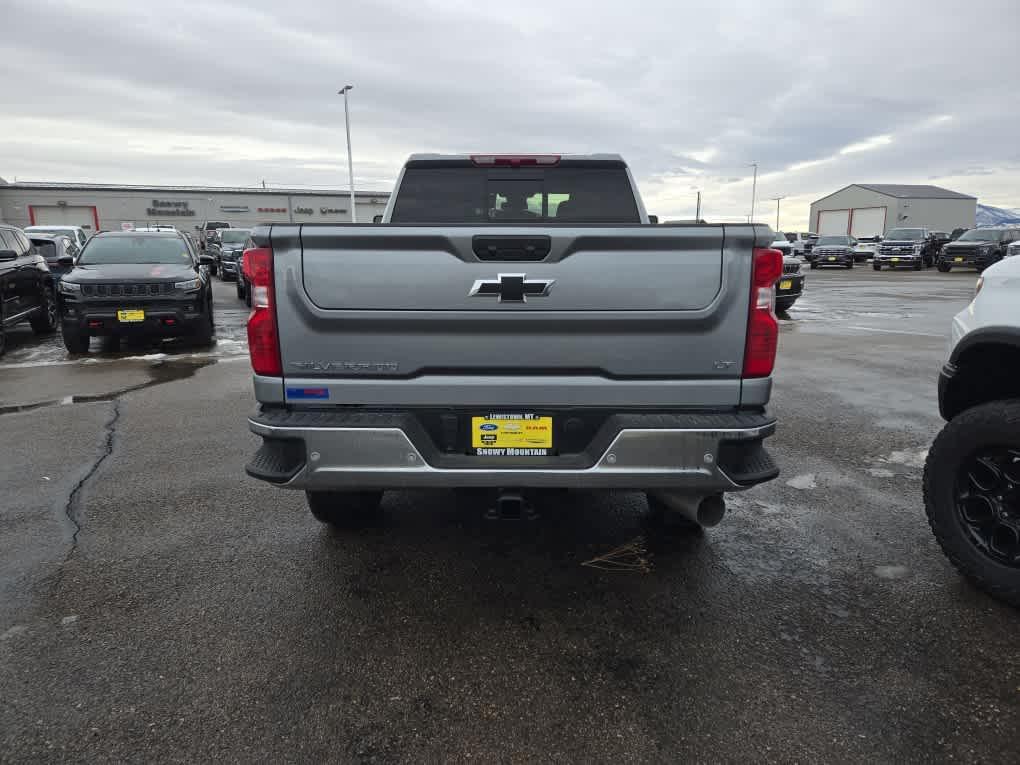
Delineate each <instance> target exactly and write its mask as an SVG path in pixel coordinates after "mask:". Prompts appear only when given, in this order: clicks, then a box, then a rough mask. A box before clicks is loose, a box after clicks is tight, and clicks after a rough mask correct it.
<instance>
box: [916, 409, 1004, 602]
mask: <svg viewBox="0 0 1020 765" xmlns="http://www.w3.org/2000/svg"><path fill="white" fill-rule="evenodd" d="M1003 424H1006V425H1007V426H1011V427H1012V428H1013V430H1014V431H1015V432H1017V433H1020V399H1004V400H1000V401H992V402H989V403H987V404H980V405H978V406H975V407H973V408H972V409H968V410H966V411H965V412H963V413H961V414H959V415H957V416H956V417H954V418H953V419H952V420H951V421H950V422H949V423H948V424H947V425H946V426H945V427H944V428H943V429H942V431H941V432H940V433H939V434H938V436H936V438H935V441H934V442H933V443H932V446H931V449H930V450H929V451H928V458H927V460H926V461H925V464H924V481H923V487H924V488H923V492H924V509H925V515H926V516H927V517H928V525H929V526H930V527H931V530H932V533H933V534H934V535H935V539H936V540H937V541H938V543H939V546H940V547H941V548H942V552H943V553H945V555H946V557H947V558H949V562H950V563H952V564H953V566H954V567H955V568H956V569H957V571H959V572H960V573H961V574H963V576H964V577H966V578H967V579H968V580H969V581H970V582H972V583H973V584H974V585H975V586H976V587H978V588H979V589H981V590H983V591H985V592H987V593H988V594H989V595H991V596H992V597H994V598H997V599H999V600H1002V601H1004V602H1006V603H1009V604H1010V605H1012V606H1015V607H1020V571H1017V574H1016V577H1015V582H1012V583H1004V582H1001V581H996V580H994V579H993V578H991V577H990V576H988V573H987V572H986V571H985V570H982V568H985V569H987V570H988V571H994V569H993V568H992V566H994V565H996V564H994V563H992V562H991V561H989V564H990V565H989V566H986V567H981V566H977V565H975V564H974V563H973V561H971V560H969V559H967V557H965V556H963V555H961V554H960V551H959V550H957V549H956V548H955V547H954V544H953V543H954V542H957V543H961V542H962V543H963V544H968V543H967V542H966V541H964V540H962V537H961V535H960V534H959V533H958V532H957V530H956V529H955V528H952V527H950V528H947V525H948V524H950V523H952V522H951V521H949V520H948V519H946V518H942V517H940V514H939V512H938V508H937V506H936V502H937V497H936V496H935V485H934V484H935V480H936V477H937V476H939V475H941V474H942V473H943V471H945V469H946V465H945V464H941V463H946V464H949V465H952V464H955V463H956V462H957V461H958V458H959V455H958V454H957V452H958V448H957V444H958V443H959V433H960V431H962V430H963V429H964V428H984V427H994V428H996V429H998V428H1000V427H1001V426H1002V425H1003ZM1002 568H1005V567H1002Z"/></svg>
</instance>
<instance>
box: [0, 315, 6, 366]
mask: <svg viewBox="0 0 1020 765" xmlns="http://www.w3.org/2000/svg"><path fill="white" fill-rule="evenodd" d="M5 353H7V330H6V329H4V323H3V317H2V316H0V357H2V356H3V355H4V354H5Z"/></svg>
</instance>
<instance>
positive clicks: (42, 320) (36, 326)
mask: <svg viewBox="0 0 1020 765" xmlns="http://www.w3.org/2000/svg"><path fill="white" fill-rule="evenodd" d="M28 323H29V324H31V325H32V331H33V332H35V333H36V334H37V335H48V334H50V333H51V332H53V331H55V330H56V328H57V300H56V298H55V297H54V296H53V290H51V289H50V288H49V287H46V288H45V289H44V290H43V310H42V311H41V312H40V313H38V314H36V315H35V316H33V317H32V318H31V319H29V320H28Z"/></svg>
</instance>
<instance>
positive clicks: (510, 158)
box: [471, 154, 560, 167]
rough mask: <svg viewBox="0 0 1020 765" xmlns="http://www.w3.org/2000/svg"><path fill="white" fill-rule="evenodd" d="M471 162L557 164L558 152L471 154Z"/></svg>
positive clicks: (511, 164) (497, 164)
mask: <svg viewBox="0 0 1020 765" xmlns="http://www.w3.org/2000/svg"><path fill="white" fill-rule="evenodd" d="M471 162H472V163H474V164H475V165H478V166H480V167H522V166H525V165H528V166H534V165H545V166H550V165H558V164H559V163H560V155H559V154H472V155H471Z"/></svg>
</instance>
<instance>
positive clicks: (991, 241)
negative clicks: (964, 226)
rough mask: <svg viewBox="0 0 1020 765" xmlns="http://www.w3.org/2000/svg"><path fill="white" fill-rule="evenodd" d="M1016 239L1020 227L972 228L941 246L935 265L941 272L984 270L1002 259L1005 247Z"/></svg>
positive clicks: (1018, 237)
mask: <svg viewBox="0 0 1020 765" xmlns="http://www.w3.org/2000/svg"><path fill="white" fill-rule="evenodd" d="M1018 239H1020V228H972V229H971V230H970V231H966V232H964V233H963V234H961V235H960V238H959V239H957V240H956V241H954V242H949V243H948V244H946V245H945V246H944V247H943V248H942V252H940V253H939V259H938V261H937V263H936V265H937V267H938V269H939V271H941V272H942V273H945V272H946V271H949V270H951V269H953V268H976V269H977V270H978V271H984V270H985V269H986V268H988V266H990V265H992V263H998V262H999V261H1000V260H1002V259H1003V258H1004V257H1005V256H1006V248H1007V247H1009V245H1010V243H1011V242H1015V241H1017V240H1018Z"/></svg>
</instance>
